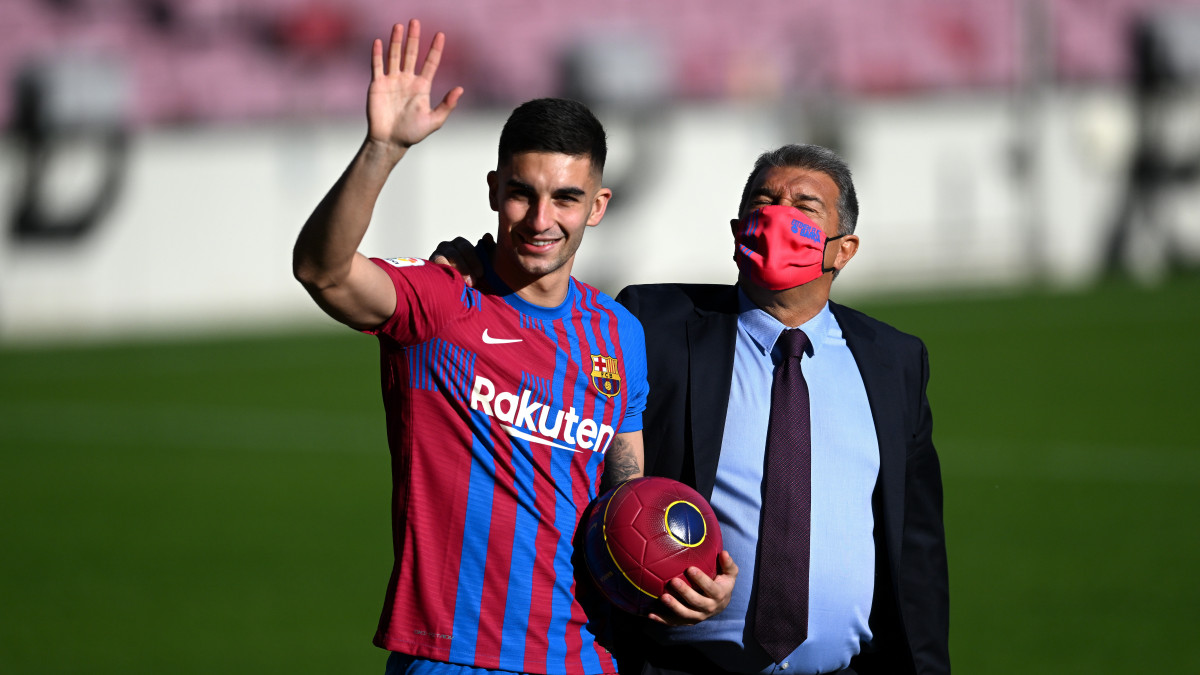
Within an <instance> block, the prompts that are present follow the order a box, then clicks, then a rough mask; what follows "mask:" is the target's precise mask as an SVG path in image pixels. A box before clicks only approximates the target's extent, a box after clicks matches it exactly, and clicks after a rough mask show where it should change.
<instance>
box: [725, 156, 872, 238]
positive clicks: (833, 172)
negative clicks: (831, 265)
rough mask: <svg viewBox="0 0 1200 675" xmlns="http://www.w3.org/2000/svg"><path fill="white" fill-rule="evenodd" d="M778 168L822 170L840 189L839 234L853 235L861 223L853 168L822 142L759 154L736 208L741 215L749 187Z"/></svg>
mask: <svg viewBox="0 0 1200 675" xmlns="http://www.w3.org/2000/svg"><path fill="white" fill-rule="evenodd" d="M775 167H796V168H798V169H809V170H812V171H820V172H821V173H823V174H825V175H827V176H829V177H830V178H831V179H833V183H834V185H836V186H837V189H838V203H837V211H838V234H854V226H855V225H856V224H857V223H858V194H857V193H855V191H854V178H853V177H852V176H851V175H850V167H849V166H848V165H847V164H846V162H845V160H843V159H842V158H841V157H838V155H837V153H836V152H834V151H832V150H830V149H829V148H826V147H822V146H820V145H806V144H793V145H785V146H783V147H782V148H778V149H775V150H769V151H767V152H764V153H763V154H761V155H759V156H758V161H756V162H754V169H753V170H751V171H750V177H749V178H747V179H746V187H745V188H743V189H742V201H741V203H740V204H738V211H737V212H738V215H739V216H740V215H741V214H742V211H743V210H745V208H746V203H747V202H748V201H749V200H750V190H751V189H752V188H753V187H754V181H755V180H756V179H757V178H758V176H759V174H760V173H762V172H763V171H766V170H767V169H771V168H775Z"/></svg>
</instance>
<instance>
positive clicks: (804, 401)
mask: <svg viewBox="0 0 1200 675" xmlns="http://www.w3.org/2000/svg"><path fill="white" fill-rule="evenodd" d="M776 344H777V345H778V346H779V351H780V354H781V355H782V356H781V360H780V362H779V365H778V366H776V368H775V380H774V383H773V384H772V385H771V421H770V424H769V426H768V427H767V460H766V467H765V471H764V475H763V505H762V525H761V529H760V533H759V538H758V547H759V557H758V570H757V572H758V591H757V593H756V595H755V597H756V598H757V606H756V607H755V610H754V637H755V638H756V639H757V640H758V643H759V644H760V645H762V647H763V649H765V650H766V651H767V654H768V655H770V657H771V658H772V659H774V661H775V663H781V662H782V661H783V660H784V659H785V658H786V657H787V655H788V654H791V653H792V652H793V651H794V650H795V649H796V647H798V646H800V643H802V642H804V639H805V638H806V637H808V536H809V489H810V476H811V469H810V465H809V461H810V460H809V454H810V452H811V448H812V439H811V434H810V429H809V427H810V424H811V423H810V420H809V416H808V384H807V383H805V381H804V374H803V373H802V372H800V359H801V357H803V356H804V350H805V349H806V348H807V347H808V336H807V335H805V334H804V331H802V330H799V329H793V330H785V331H783V333H781V334H780V335H779V339H778V340H777V341H776Z"/></svg>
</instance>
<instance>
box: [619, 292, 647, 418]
mask: <svg viewBox="0 0 1200 675" xmlns="http://www.w3.org/2000/svg"><path fill="white" fill-rule="evenodd" d="M615 304H616V303H614V305H615ZM616 307H617V308H618V309H617V311H618V316H619V317H620V320H619V322H618V324H617V326H618V329H617V330H618V332H619V334H620V336H621V353H622V355H623V356H624V357H625V378H626V379H627V380H628V382H627V383H626V391H627V392H628V395H629V402H628V403H627V404H626V406H625V416H624V417H623V418H621V425H620V427H619V428H618V429H617V431H620V432H622V433H624V432H627V431H640V430H641V428H642V413H644V412H645V411H646V396H647V395H649V393H650V384H649V383H648V382H647V380H646V334H645V332H643V330H642V324H641V322H639V321H638V320H637V318H636V317H634V316H633V315H632V314H630V313H629V311H628V310H626V309H625V308H624V307H621V306H620V305H616Z"/></svg>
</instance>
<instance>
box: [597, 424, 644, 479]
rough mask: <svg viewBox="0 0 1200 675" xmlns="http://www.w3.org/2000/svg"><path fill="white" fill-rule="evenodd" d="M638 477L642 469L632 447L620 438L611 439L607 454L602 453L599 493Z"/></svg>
mask: <svg viewBox="0 0 1200 675" xmlns="http://www.w3.org/2000/svg"><path fill="white" fill-rule="evenodd" d="M640 475H642V467H641V464H640V463H639V462H638V458H637V456H636V453H635V452H634V449H633V446H632V445H631V444H630V443H629V442H627V441H626V440H625V439H623V438H621V437H620V436H617V437H615V438H613V441H612V445H610V446H609V448H608V452H606V453H604V478H603V479H602V480H601V481H600V492H604V491H606V490H608V489H609V488H611V487H613V486H614V485H617V484H618V483H620V482H621V481H624V480H628V479H630V478H636V477H638V476H640Z"/></svg>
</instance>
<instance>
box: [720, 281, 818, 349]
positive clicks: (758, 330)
mask: <svg viewBox="0 0 1200 675" xmlns="http://www.w3.org/2000/svg"><path fill="white" fill-rule="evenodd" d="M832 318H833V314H832V313H831V312H830V311H829V302H828V301H826V303H825V305H824V306H823V307H821V311H819V312H817V315H816V316H814V317H813V318H811V319H809V320H808V321H805V322H804V323H803V324H801V325H800V326H798V328H800V330H803V331H804V334H805V335H807V336H808V342H809V344H810V345H812V346H811V347H810V349H811V355H812V356H816V354H817V352H818V351H820V349H821V345H822V344H824V343H825V336H826V335H827V334H828V333H829V323H830V320H831V319H832ZM738 324H739V325H741V326H742V328H745V329H746V333H747V334H749V335H750V339H751V340H752V341H753V342H754V348H755V349H757V350H758V351H759V352H760V353H761V354H763V355H764V356H769V355H770V354H771V351H772V350H774V349H775V341H776V340H778V339H779V335H780V333H782V332H783V331H784V330H785V329H786V328H787V326H785V325H783V323H782V322H780V321H779V319H776V318H775V317H773V316H771V315H770V314H768V313H767V312H766V310H764V309H762V308H761V307H759V306H758V305H756V304H754V301H753V300H751V299H750V298H748V297H746V294H745V292H743V291H742V287H741V286H738Z"/></svg>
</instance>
